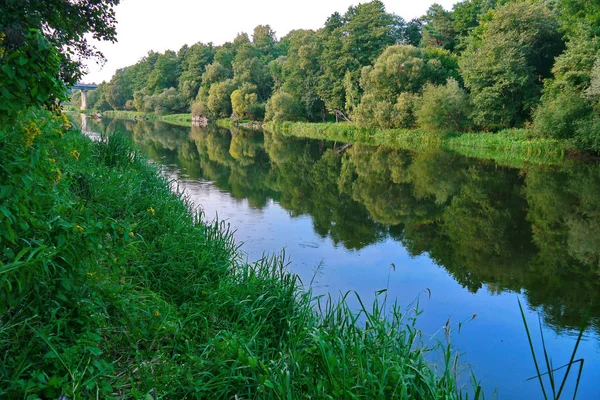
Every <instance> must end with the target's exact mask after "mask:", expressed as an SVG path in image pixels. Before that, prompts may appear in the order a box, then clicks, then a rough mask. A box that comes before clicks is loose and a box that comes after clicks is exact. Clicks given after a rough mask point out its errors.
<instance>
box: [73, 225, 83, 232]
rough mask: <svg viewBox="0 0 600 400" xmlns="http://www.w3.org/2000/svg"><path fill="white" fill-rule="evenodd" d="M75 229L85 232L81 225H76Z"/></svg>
mask: <svg viewBox="0 0 600 400" xmlns="http://www.w3.org/2000/svg"><path fill="white" fill-rule="evenodd" d="M75 229H77V230H78V231H79V232H83V231H84V228H83V226H81V225H75Z"/></svg>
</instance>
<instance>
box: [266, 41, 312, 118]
mask: <svg viewBox="0 0 600 400" xmlns="http://www.w3.org/2000/svg"><path fill="white" fill-rule="evenodd" d="M287 40H288V53H287V57H286V58H285V62H283V64H282V67H281V69H282V71H281V74H282V75H283V77H282V80H283V82H282V85H281V86H282V87H283V90H284V91H285V92H286V93H288V94H290V95H292V96H294V97H295V98H296V99H298V100H300V102H301V103H302V105H303V107H304V114H305V116H306V118H307V119H308V120H309V121H315V120H318V119H319V118H321V117H322V112H323V108H324V105H323V102H322V101H320V98H319V95H318V93H317V85H318V83H319V74H320V70H321V66H320V64H319V54H320V43H319V38H318V36H317V35H316V34H315V32H314V31H310V30H297V31H292V32H290V33H289V34H288V35H287ZM274 68H275V64H273V65H272V70H273V69H274Z"/></svg>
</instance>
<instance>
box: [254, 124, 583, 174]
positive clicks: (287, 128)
mask: <svg viewBox="0 0 600 400" xmlns="http://www.w3.org/2000/svg"><path fill="white" fill-rule="evenodd" d="M265 129H267V130H269V131H273V132H277V133H280V134H283V135H290V136H297V137H308V138H312V139H319V140H336V141H341V142H345V143H354V142H359V143H366V144H372V145H385V146H390V147H394V148H399V149H404V150H410V151H426V150H430V149H432V148H443V149H446V150H450V151H454V152H457V153H459V154H461V155H464V156H467V157H474V158H481V159H489V160H494V161H496V162H497V163H499V164H501V165H506V166H511V167H523V166H524V165H527V164H558V163H561V162H563V160H564V157H565V155H567V154H570V153H576V152H577V151H576V149H575V147H574V146H573V144H572V143H570V142H568V141H565V140H557V139H547V138H540V137H536V136H534V135H533V133H532V132H531V131H530V130H528V129H509V130H504V131H501V132H497V133H490V132H478V133H449V134H435V133H432V132H427V131H423V130H418V129H416V130H408V129H375V128H357V127H356V126H355V125H353V124H352V123H304V122H283V123H278V124H275V123H272V122H270V123H267V124H266V126H265Z"/></svg>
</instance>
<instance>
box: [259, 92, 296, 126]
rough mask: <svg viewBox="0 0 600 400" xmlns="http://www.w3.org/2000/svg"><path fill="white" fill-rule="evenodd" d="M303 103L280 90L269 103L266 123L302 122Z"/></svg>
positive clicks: (266, 110)
mask: <svg viewBox="0 0 600 400" xmlns="http://www.w3.org/2000/svg"><path fill="white" fill-rule="evenodd" d="M304 119H305V118H304V108H303V107H302V103H300V101H299V100H298V99H296V98H295V97H294V96H292V95H291V94H289V93H286V92H284V91H282V90H279V91H277V92H275V93H274V94H273V96H271V98H270V99H269V101H267V105H266V109H265V121H273V122H283V121H302V120H304Z"/></svg>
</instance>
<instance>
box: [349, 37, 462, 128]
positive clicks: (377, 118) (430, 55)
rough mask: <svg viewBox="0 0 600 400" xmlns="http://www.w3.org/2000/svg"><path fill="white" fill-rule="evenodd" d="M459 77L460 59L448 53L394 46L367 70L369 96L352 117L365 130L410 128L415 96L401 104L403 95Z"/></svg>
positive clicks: (364, 84)
mask: <svg viewBox="0 0 600 400" xmlns="http://www.w3.org/2000/svg"><path fill="white" fill-rule="evenodd" d="M456 74H457V66H456V59H455V58H454V57H453V56H452V55H451V54H450V53H449V52H448V51H447V50H443V49H432V48H430V49H421V48H417V47H414V46H409V45H396V46H390V47H388V48H387V49H386V50H385V51H384V52H383V54H381V56H379V58H378V59H377V61H376V62H375V64H374V65H373V66H372V67H371V66H368V67H364V68H363V70H362V76H361V80H360V85H361V87H362V89H363V91H364V93H365V94H364V95H363V98H362V101H361V103H360V104H359V106H358V107H357V108H356V109H355V110H354V112H353V113H352V117H353V118H354V119H355V120H357V122H358V123H359V124H360V125H362V126H368V125H371V126H379V127H382V128H393V127H410V126H412V124H413V122H414V115H412V111H413V109H414V96H412V97H411V96H408V97H407V96H404V97H402V98H401V104H399V99H400V96H401V94H402V93H409V94H410V93H417V92H419V91H420V90H421V89H422V87H423V85H424V84H425V83H427V82H431V83H444V82H445V81H446V79H447V78H448V77H452V76H456ZM378 103H381V104H378Z"/></svg>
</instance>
